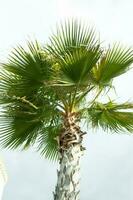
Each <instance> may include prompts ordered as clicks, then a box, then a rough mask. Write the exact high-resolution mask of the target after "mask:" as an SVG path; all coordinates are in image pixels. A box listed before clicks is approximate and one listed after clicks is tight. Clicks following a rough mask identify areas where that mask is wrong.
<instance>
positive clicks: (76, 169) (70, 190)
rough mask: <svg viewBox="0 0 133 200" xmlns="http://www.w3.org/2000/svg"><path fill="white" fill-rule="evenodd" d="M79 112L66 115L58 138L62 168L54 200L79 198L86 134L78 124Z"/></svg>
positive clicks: (75, 199)
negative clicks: (83, 141) (83, 144)
mask: <svg viewBox="0 0 133 200" xmlns="http://www.w3.org/2000/svg"><path fill="white" fill-rule="evenodd" d="M77 121H78V120H77V114H76V113H69V114H67V115H66V116H64V124H63V127H62V132H61V133H60V136H59V138H58V140H59V150H60V169H59V171H57V172H58V174H57V176H58V177H57V186H56V189H55V193H54V200H79V193H80V188H79V182H80V158H81V155H82V154H83V150H84V148H83V147H82V139H83V135H84V134H85V133H84V132H82V131H81V130H80V127H79V126H78V125H77V123H78V122H77Z"/></svg>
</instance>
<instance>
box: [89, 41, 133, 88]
mask: <svg viewBox="0 0 133 200" xmlns="http://www.w3.org/2000/svg"><path fill="white" fill-rule="evenodd" d="M132 63H133V49H132V48H127V47H123V46H121V45H120V44H115V45H114V46H112V47H109V48H108V50H107V51H105V53H104V55H103V56H102V57H101V59H100V62H98V64H97V65H96V66H95V67H94V68H93V70H92V74H93V75H92V76H93V78H94V80H95V82H96V84H99V85H100V84H101V85H108V83H109V82H110V81H111V80H112V79H113V78H115V77H117V76H119V75H121V74H123V73H125V72H126V71H127V70H128V69H129V67H130V65H131V64H132Z"/></svg>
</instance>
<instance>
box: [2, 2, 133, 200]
mask: <svg viewBox="0 0 133 200" xmlns="http://www.w3.org/2000/svg"><path fill="white" fill-rule="evenodd" d="M132 10H133V1H132V0H49V1H46V0H21V1H20V0H19V1H18V0H12V1H11V0H0V59H1V60H3V59H5V58H6V57H7V53H8V52H9V51H10V50H11V48H12V47H13V46H15V45H16V44H18V43H21V44H22V43H23V42H25V40H26V39H27V38H28V37H29V36H30V37H36V38H37V39H38V40H40V41H41V42H44V43H45V42H46V41H47V38H48V35H49V34H50V32H51V30H53V29H54V27H55V25H56V22H59V21H60V20H62V19H64V18H67V17H78V18H81V19H82V20H85V21H87V22H88V23H89V24H93V25H94V26H95V27H96V29H97V31H98V33H100V35H101V38H102V41H105V44H108V43H110V42H115V41H121V42H122V43H123V44H128V45H133V27H132V19H133V12H132ZM115 83H116V89H117V93H118V100H121V101H122V100H128V99H129V98H130V99H131V98H133V89H132V84H133V70H132V71H130V73H127V75H123V76H121V77H120V78H118V79H116V81H115ZM120 96H122V98H120ZM85 143H86V146H87V152H86V153H85V156H84V158H83V160H82V161H83V162H82V183H81V200H132V199H133V190H132V186H133V170H132V169H133V136H131V137H130V136H127V135H107V134H105V133H103V132H102V131H99V132H98V133H97V134H91V130H88V136H86V138H85ZM2 155H3V158H4V160H5V163H6V166H7V171H8V174H9V175H8V176H9V182H8V184H7V187H6V189H5V191H4V196H3V200H29V199H30V200H51V199H52V190H53V189H54V186H55V183H56V167H57V165H54V164H53V163H50V162H49V161H46V160H44V159H43V158H41V157H40V155H39V154H38V153H34V152H33V151H31V150H30V151H28V152H17V151H15V152H12V151H4V152H3V153H2Z"/></svg>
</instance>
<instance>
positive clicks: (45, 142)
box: [0, 20, 133, 160]
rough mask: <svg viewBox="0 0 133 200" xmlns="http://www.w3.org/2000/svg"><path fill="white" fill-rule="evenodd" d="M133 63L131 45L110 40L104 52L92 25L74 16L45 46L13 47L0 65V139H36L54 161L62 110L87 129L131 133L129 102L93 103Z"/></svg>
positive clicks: (12, 142) (20, 142) (26, 142)
mask: <svg viewBox="0 0 133 200" xmlns="http://www.w3.org/2000/svg"><path fill="white" fill-rule="evenodd" d="M132 62H133V49H132V48H126V47H125V48H124V47H123V46H121V45H117V44H115V45H114V46H113V47H109V48H108V49H107V50H106V49H105V50H104V48H103V47H101V44H100V41H99V39H98V38H97V36H96V33H95V31H94V29H93V28H90V27H87V26H85V25H84V24H82V23H81V22H79V21H77V20H72V21H66V22H65V23H64V24H61V25H60V27H57V32H56V33H55V34H53V35H52V36H51V37H50V39H49V43H48V44H47V45H45V46H43V45H41V44H39V43H38V42H37V41H34V42H27V46H26V47H25V48H24V47H22V46H17V47H16V48H15V49H13V51H12V52H11V54H10V56H9V59H8V62H7V63H4V64H2V65H1V71H0V105H1V115H0V143H1V144H2V145H3V146H4V147H7V148H11V149H15V148H18V147H22V148H23V149H26V148H28V147H29V146H31V145H34V144H35V143H36V144H37V145H36V146H37V150H39V151H40V152H41V154H44V155H45V157H46V158H49V159H53V160H55V159H57V158H58V149H59V145H58V142H57V138H58V135H59V134H60V129H61V128H62V125H63V117H62V116H63V115H64V113H67V112H78V113H79V116H80V118H81V119H82V118H85V120H86V121H88V122H89V124H91V125H92V127H100V126H101V127H102V128H103V129H105V130H111V131H115V132H119V131H125V130H126V131H129V132H132V131H133V112H132V109H133V104H132V103H124V104H115V103H114V102H111V101H110V102H108V103H106V104H103V103H98V102H96V101H97V98H100V95H101V93H102V90H106V88H107V87H108V86H109V87H113V79H114V78H115V77H117V76H119V75H121V74H123V73H125V72H126V71H127V70H128V69H129V68H130V65H131V64H132ZM108 95H109V94H108Z"/></svg>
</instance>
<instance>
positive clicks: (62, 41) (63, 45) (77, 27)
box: [47, 20, 98, 57]
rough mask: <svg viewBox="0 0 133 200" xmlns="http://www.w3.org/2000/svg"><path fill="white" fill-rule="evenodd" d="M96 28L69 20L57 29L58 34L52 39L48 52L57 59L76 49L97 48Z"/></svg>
mask: <svg viewBox="0 0 133 200" xmlns="http://www.w3.org/2000/svg"><path fill="white" fill-rule="evenodd" d="M97 43H98V40H97V38H96V34H95V30H94V28H91V27H88V26H86V25H85V24H83V23H81V22H80V21H77V20H71V21H69V20H67V21H66V22H65V23H64V24H60V26H58V27H57V32H56V33H55V34H53V35H52V36H51V37H50V44H48V45H47V50H48V51H49V52H50V54H51V55H54V56H55V57H56V56H57V57H59V56H61V57H64V56H65V54H66V53H70V52H72V51H73V50H75V48H84V49H86V48H90V47H93V46H96V44H97Z"/></svg>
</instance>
